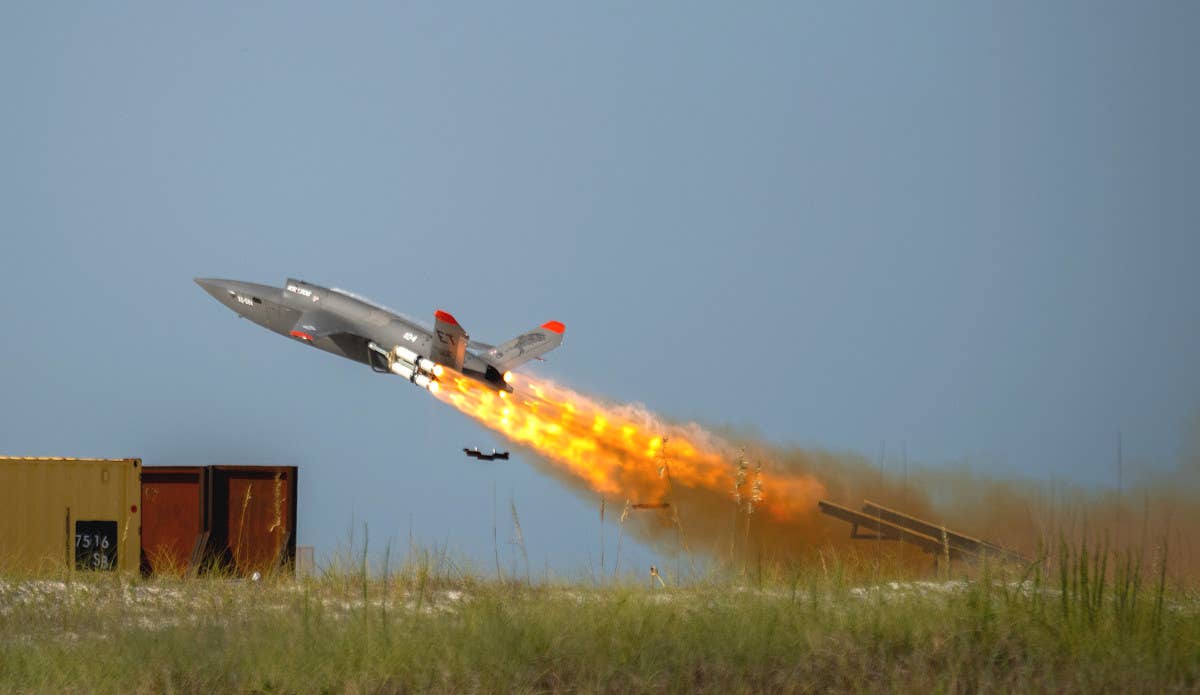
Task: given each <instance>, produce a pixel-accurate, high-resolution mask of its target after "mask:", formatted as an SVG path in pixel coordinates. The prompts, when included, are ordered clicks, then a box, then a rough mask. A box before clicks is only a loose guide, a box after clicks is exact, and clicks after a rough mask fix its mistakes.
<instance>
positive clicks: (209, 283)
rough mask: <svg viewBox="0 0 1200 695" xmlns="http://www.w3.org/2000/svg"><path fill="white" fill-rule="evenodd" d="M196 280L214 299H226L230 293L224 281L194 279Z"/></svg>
mask: <svg viewBox="0 0 1200 695" xmlns="http://www.w3.org/2000/svg"><path fill="white" fill-rule="evenodd" d="M194 279H195V281H196V284H197V285H200V287H201V288H203V289H204V291H205V292H207V293H209V294H211V295H212V296H213V297H214V298H216V299H218V300H220V299H224V298H225V295H226V294H227V293H228V291H229V289H228V287H227V286H226V285H225V282H224V281H222V280H215V279H213V278H194Z"/></svg>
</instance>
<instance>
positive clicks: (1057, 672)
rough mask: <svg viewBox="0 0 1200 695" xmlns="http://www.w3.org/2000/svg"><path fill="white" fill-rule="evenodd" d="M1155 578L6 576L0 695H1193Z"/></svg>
mask: <svg viewBox="0 0 1200 695" xmlns="http://www.w3.org/2000/svg"><path fill="white" fill-rule="evenodd" d="M1160 567H1161V562H1160V563H1157V564H1156V563H1153V562H1147V563H1146V565H1145V566H1141V565H1139V564H1138V563H1137V562H1135V561H1133V560H1132V559H1128V558H1116V557H1115V556H1113V555H1112V554H1111V553H1107V552H1100V553H1096V552H1093V551H1090V550H1089V549H1087V548H1086V547H1080V548H1063V549H1062V550H1061V552H1059V551H1057V550H1056V551H1054V552H1050V553H1047V557H1046V558H1045V559H1044V560H1043V561H1042V562H1041V563H1039V564H1037V565H1035V566H1034V567H1033V568H1032V569H1029V570H1027V571H1024V572H1023V573H1021V574H1012V573H1006V572H1005V571H1002V570H1001V569H1000V568H988V567H983V568H975V569H971V570H964V569H962V568H958V567H956V568H955V569H954V572H955V573H956V574H961V573H964V572H966V573H967V574H968V575H969V576H955V577H953V578H949V579H947V578H940V579H933V578H926V579H924V580H913V578H912V577H911V576H905V574H904V573H903V572H901V571H899V570H896V571H895V572H893V573H887V572H884V571H882V570H879V569H878V568H873V567H866V566H862V565H860V564H857V563H854V562H851V561H849V560H846V559H842V560H836V559H828V558H827V559H826V560H825V561H824V562H821V563H809V564H804V565H795V566H772V567H769V568H768V569H767V570H765V571H763V572H762V573H761V574H755V575H754V576H753V577H751V576H748V575H744V574H742V573H741V572H731V573H729V574H728V575H722V574H721V573H719V572H715V573H714V574H713V575H711V576H709V577H705V578H703V579H702V580H699V581H696V582H693V583H692V584H691V585H689V586H687V587H685V588H678V587H670V588H667V589H661V588H660V589H653V590H652V589H651V588H650V585H649V582H648V581H645V582H643V581H638V582H636V583H634V582H632V581H630V582H626V583H622V584H619V585H613V586H596V585H595V584H594V583H579V582H574V583H573V582H560V581H555V580H549V579H547V580H544V581H542V582H537V583H534V584H533V585H529V584H526V583H524V582H511V581H501V580H496V579H489V578H486V577H484V576H481V575H478V574H474V573H471V572H468V571H465V570H462V569H461V568H459V567H457V566H455V565H454V564H453V563H451V562H450V561H449V560H447V559H446V557H445V554H444V553H438V552H436V551H419V552H417V553H415V554H414V556H413V557H412V558H411V559H410V561H408V562H407V563H406V564H404V565H403V566H402V567H400V568H399V569H398V570H395V571H391V572H387V573H384V572H374V573H371V574H372V576H370V577H368V573H366V572H364V571H363V570H362V567H361V566H360V567H358V568H351V567H346V566H343V567H341V568H331V569H329V570H327V571H326V572H324V573H323V574H322V575H321V576H319V577H316V578H311V579H306V580H300V581H293V580H291V579H286V578H282V577H268V578H266V579H264V580H263V581H261V582H250V581H245V580H232V579H228V578H202V579H191V580H175V579H171V580H168V579H152V580H142V579H138V578H130V577H121V576H114V575H107V576H81V575H76V577H74V578H73V579H72V578H58V579H54V578H41V579H32V578H15V577H14V578H7V579H3V580H0V691H13V690H18V691H40V692H120V693H130V692H205V693H208V692H364V693H365V692H372V693H373V692H404V691H413V690H432V691H443V692H447V691H450V692H463V691H485V692H545V691H582V692H647V691H653V692H662V691H695V690H707V691H716V692H750V691H769V692H811V691H829V690H836V691H859V692H866V691H869V692H877V691H880V690H883V689H886V690H898V691H937V692H941V691H960V690H969V691H1000V692H1004V691H1030V690H1033V691H1054V692H1072V691H1077V692H1095V691H1104V692H1121V691H1131V692H1144V691H1158V692H1161V691H1195V690H1197V689H1198V688H1200V596H1198V594H1197V592H1196V587H1195V586H1194V585H1188V584H1186V583H1185V584H1178V583H1171V582H1170V581H1168V580H1167V578H1166V574H1165V573H1163V572H1161V571H1159V568H1160ZM889 574H894V575H895V577H894V578H893V577H890V576H889Z"/></svg>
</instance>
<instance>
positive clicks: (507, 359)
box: [483, 321, 566, 374]
mask: <svg viewBox="0 0 1200 695" xmlns="http://www.w3.org/2000/svg"><path fill="white" fill-rule="evenodd" d="M565 330H566V326H564V325H562V324H561V323H559V322H558V321H547V322H546V323H543V324H542V325H540V326H538V327H537V328H535V329H533V330H532V331H529V332H528V333H522V334H521V335H519V336H517V337H515V338H513V339H512V340H510V341H508V342H506V343H503V344H501V345H499V346H497V347H494V348H492V349H491V350H488V351H487V352H485V353H484V354H483V358H484V359H485V360H486V361H487V362H488V363H489V364H491V365H492V366H493V367H495V368H496V370H497V371H499V372H500V373H501V374H503V373H504V372H507V371H508V370H510V369H516V368H517V367H519V366H521V365H522V364H525V363H526V362H528V361H529V360H532V359H534V358H535V357H539V356H541V355H544V354H546V353H547V352H550V351H551V350H553V349H554V348H556V347H558V346H559V345H562V341H563V332H564V331H565Z"/></svg>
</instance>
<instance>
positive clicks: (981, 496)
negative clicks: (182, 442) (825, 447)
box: [431, 370, 1200, 573]
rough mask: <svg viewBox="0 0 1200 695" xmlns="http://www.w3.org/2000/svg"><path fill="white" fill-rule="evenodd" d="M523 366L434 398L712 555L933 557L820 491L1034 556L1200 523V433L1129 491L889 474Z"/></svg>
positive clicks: (1135, 546) (1129, 544)
mask: <svg viewBox="0 0 1200 695" xmlns="http://www.w3.org/2000/svg"><path fill="white" fill-rule="evenodd" d="M514 376H515V378H514V379H513V383H512V386H513V389H514V391H513V393H511V394H510V393H505V392H501V393H497V392H496V391H492V390H491V389H489V388H488V387H486V386H484V385H483V384H480V383H479V382H477V381H474V380H472V379H468V378H465V377H463V376H462V375H461V374H455V373H454V372H452V371H450V370H447V371H446V373H445V375H444V376H443V377H442V379H441V388H440V389H438V390H436V392H434V397H435V398H437V399H438V400H440V401H442V402H444V403H448V404H450V405H452V406H454V407H455V408H457V409H458V410H460V411H461V412H463V413H465V414H467V415H469V416H470V417H472V418H474V419H475V420H477V421H478V422H479V423H481V424H483V425H485V426H487V427H488V428H490V429H492V430H494V431H495V432H497V433H499V434H502V435H504V437H505V438H506V439H508V440H509V441H510V442H512V443H513V444H514V445H518V446H522V447H525V448H527V449H528V450H530V451H532V452H534V453H536V454H537V456H536V457H534V458H533V459H532V460H531V461H530V463H532V464H533V465H534V466H536V467H538V468H540V469H542V470H545V471H546V472H548V473H550V474H552V475H554V476H555V477H557V478H559V479H560V480H562V481H563V482H565V483H566V484H567V485H568V486H569V487H571V488H573V489H574V490H576V491H577V492H582V493H584V494H589V495H591V494H599V495H603V496H605V497H607V498H608V499H609V500H615V501H621V500H624V501H625V509H626V514H622V523H624V522H625V518H626V516H627V513H628V510H630V509H639V510H643V511H650V512H652V514H648V515H638V517H637V518H636V519H630V523H631V524H633V527H632V529H630V530H632V531H633V532H634V533H636V534H638V535H641V536H642V537H643V538H645V539H646V540H649V541H651V542H654V543H657V544H659V545H660V546H671V545H675V544H678V546H677V547H682V549H685V550H688V551H689V552H690V551H691V550H699V551H703V552H706V553H708V554H709V555H711V556H713V557H714V558H722V557H728V558H730V559H736V558H741V559H748V558H750V557H753V556H755V555H756V554H758V556H759V557H767V558H776V559H780V558H789V557H790V558H796V557H803V556H806V555H813V554H816V553H820V552H822V549H823V548H836V549H837V551H836V552H839V553H845V552H849V553H852V554H853V553H861V554H862V555H863V556H864V557H867V556H869V557H876V556H878V555H880V554H889V555H891V554H893V553H894V554H895V557H898V558H901V559H904V558H907V561H911V562H914V563H916V564H915V565H914V566H920V567H926V566H928V557H927V556H924V555H921V554H920V553H919V552H918V551H913V550H912V549H911V548H910V547H909V546H907V545H906V544H903V543H894V544H887V543H882V542H877V541H862V540H854V539H852V538H851V535H850V533H849V529H848V528H847V527H846V525H845V524H844V523H843V522H840V521H837V520H831V519H830V518H829V517H825V516H823V515H821V514H820V512H819V511H818V509H817V501H818V500H820V499H823V498H824V499H830V500H833V501H836V502H841V503H845V504H856V503H858V502H859V501H860V500H864V499H871V500H875V501H879V502H883V503H885V504H887V503H890V504H887V506H892V507H894V508H897V509H903V510H905V511H906V512H909V513H911V514H913V515H915V516H918V517H921V518H925V519H930V520H934V521H936V522H938V523H946V524H947V525H948V526H950V527H952V528H955V529H956V530H959V531H961V532H965V533H967V534H969V535H975V536H979V537H981V538H987V539H988V540H991V541H994V542H998V543H1000V544H1002V545H1004V546H1006V547H1008V548H1011V549H1014V550H1017V551H1018V552H1023V553H1025V554H1026V555H1033V554H1034V553H1035V552H1036V550H1037V547H1038V542H1039V539H1041V541H1042V542H1043V543H1046V542H1053V541H1055V540H1056V539H1059V538H1061V537H1063V536H1065V537H1067V538H1071V539H1075V540H1079V539H1081V538H1084V537H1086V536H1087V534H1089V533H1091V534H1092V538H1093V539H1095V538H1098V537H1100V536H1098V535H1096V534H1100V533H1108V530H1109V529H1112V530H1113V531H1114V536H1115V542H1114V546H1113V547H1115V548H1127V549H1129V550H1130V551H1131V552H1135V553H1144V552H1145V549H1146V548H1147V547H1151V546H1152V545H1153V543H1155V542H1158V541H1159V540H1161V541H1162V542H1164V543H1165V542H1166V540H1167V539H1168V537H1169V538H1170V541H1171V543H1172V547H1173V548H1190V547H1191V545H1190V544H1191V543H1192V539H1191V533H1190V531H1192V530H1194V529H1195V528H1200V512H1198V511H1197V510H1198V509H1200V507H1197V506H1196V505H1195V504H1194V499H1195V495H1196V494H1197V491H1200V435H1197V436H1196V445H1195V447H1194V451H1190V452H1189V453H1188V454H1187V458H1186V461H1184V462H1183V465H1181V466H1180V467H1179V468H1178V469H1177V470H1175V471H1168V472H1164V473H1162V474H1159V475H1157V476H1149V475H1148V476H1147V477H1146V478H1145V480H1142V481H1140V482H1138V483H1135V484H1132V485H1130V486H1129V487H1128V488H1126V490H1125V491H1124V494H1123V495H1117V494H1115V493H1114V492H1112V491H1106V490H1098V491H1088V490H1084V489H1082V488H1072V487H1069V486H1064V485H1062V484H1059V485H1057V486H1055V485H1052V486H1051V487H1050V490H1049V491H1047V490H1046V488H1045V486H1044V485H1039V484H1038V483H1037V482H1036V481H1029V480H1025V481H1022V480H1008V481H1004V480H996V479H993V478H989V477H988V476H986V475H981V476H975V475H971V474H968V473H965V472H963V471H953V470H946V469H944V468H925V467H921V466H914V467H913V468H912V470H911V472H910V471H909V467H908V466H907V464H905V466H904V469H903V470H904V475H903V477H900V476H898V475H884V473H883V463H882V462H881V461H870V460H868V459H866V458H865V457H862V456H858V455H855V454H852V453H829V452H824V451H820V450H812V449H799V448H794V447H775V446H770V445H768V444H765V443H761V442H754V441H752V440H750V441H740V440H739V441H738V442H737V444H734V443H733V440H732V439H731V438H728V437H723V436H720V435H717V434H715V433H713V432H711V431H709V430H706V429H705V428H703V427H700V426H699V425H696V424H679V423H673V422H669V421H666V420H664V419H662V418H659V417H658V416H656V415H655V414H653V413H651V412H649V411H647V410H646V409H645V408H644V407H642V406H639V405H628V404H625V405H622V404H614V403H609V402H604V401H601V400H598V399H594V398H589V397H586V396H583V395H581V394H579V393H577V392H575V391H572V390H571V389H568V388H565V387H563V386H560V385H558V384H555V383H554V382H552V381H550V380H548V379H532V380H531V379H529V377H528V376H526V375H520V374H517V375H514ZM431 391H432V390H431ZM1196 431H1197V432H1200V422H1198V424H1197V425H1196ZM743 444H744V445H746V447H745V449H744V453H743V448H742V446H741V445H743ZM895 464H896V462H892V465H891V466H889V471H894V470H895V469H897V468H898V466H896V465H895ZM935 500H936V502H935ZM1097 529H1099V530H1100V531H1097ZM1176 552H1177V553H1178V552H1179V551H1176ZM1172 561H1173V563H1174V565H1173V566H1174V567H1175V568H1178V571H1181V572H1184V573H1200V557H1197V556H1196V555H1194V554H1192V552H1191V551H1190V550H1188V551H1187V552H1184V553H1183V557H1176V558H1173V560H1172ZM922 563H923V564H922ZM1147 566H1149V565H1147ZM1173 571H1174V570H1173Z"/></svg>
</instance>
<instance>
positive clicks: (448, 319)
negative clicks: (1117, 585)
mask: <svg viewBox="0 0 1200 695" xmlns="http://www.w3.org/2000/svg"><path fill="white" fill-rule="evenodd" d="M433 315H434V317H435V318H436V319H437V320H438V321H443V322H445V323H449V324H453V325H455V326H457V325H458V321H455V320H454V317H453V316H451V315H450V314H447V313H446V312H444V311H442V310H441V309H438V310H437V311H435V312H433Z"/></svg>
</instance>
